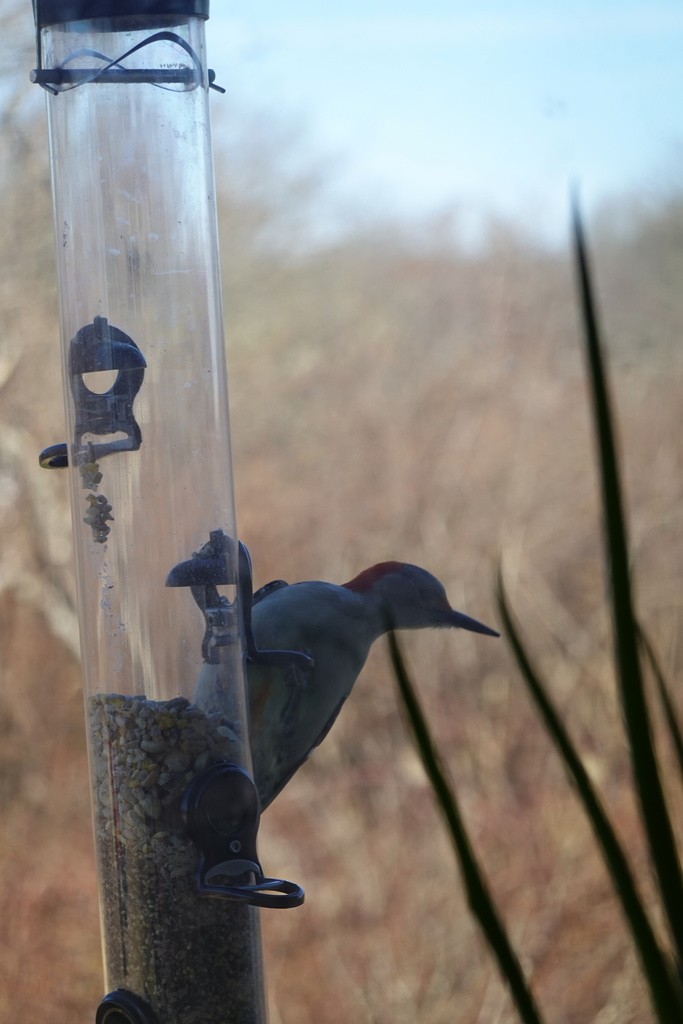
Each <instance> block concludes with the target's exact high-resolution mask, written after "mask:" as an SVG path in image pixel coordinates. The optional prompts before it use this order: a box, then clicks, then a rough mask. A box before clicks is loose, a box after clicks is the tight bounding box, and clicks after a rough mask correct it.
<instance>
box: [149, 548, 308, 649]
mask: <svg viewBox="0 0 683 1024" xmlns="http://www.w3.org/2000/svg"><path fill="white" fill-rule="evenodd" d="M233 550H234V549H233V542H232V539H231V538H230V537H228V535H227V534H226V533H224V532H223V530H212V531H211V533H210V534H209V540H208V541H207V543H206V544H204V545H203V546H202V547H201V548H200V549H199V551H196V552H195V553H194V554H193V556H192V558H188V559H187V561H185V562H179V563H178V565H176V566H174V567H173V568H172V569H171V571H170V572H169V574H168V576H167V577H166V586H167V587H189V588H190V590H191V591H192V596H193V597H194V599H195V602H196V603H197V606H198V607H199V609H200V610H201V612H202V615H203V616H204V622H205V625H206V629H205V631H204V639H203V640H202V656H203V658H204V661H206V662H208V663H209V664H214V665H215V664H217V663H218V661H219V660H220V659H219V648H221V647H224V646H227V645H228V644H230V643H232V642H233V640H234V617H233V616H234V606H233V605H231V604H230V602H229V601H228V599H227V598H226V597H223V596H222V595H221V594H219V593H218V589H217V588H218V587H219V586H220V585H221V584H229V583H233V584H235V583H236V584H237V586H238V588H239V605H240V608H241V613H242V629H243V636H244V645H245V648H246V656H247V662H249V663H251V664H258V665H282V666H296V667H299V668H301V669H311V668H312V667H313V658H311V656H310V655H309V654H305V653H304V652H303V651H261V650H259V649H258V647H257V646H256V641H255V640H254V634H253V631H252V628H251V605H252V600H253V585H252V574H251V557H250V555H249V550H248V548H247V546H246V545H245V544H243V543H242V541H239V542H238V556H237V571H235V567H234V564H233V562H234V556H233Z"/></svg>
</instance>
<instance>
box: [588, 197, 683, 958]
mask: <svg viewBox="0 0 683 1024" xmlns="http://www.w3.org/2000/svg"><path fill="white" fill-rule="evenodd" d="M573 224H574V254H575V258H576V268H577V276H578V286H579V295H580V301H581V309H582V318H583V325H584V335H585V348H586V358H587V363H588V374H589V383H590V390H591V397H592V405H593V416H594V428H595V435H596V441H597V447H598V454H599V466H600V481H601V490H602V505H603V520H604V529H605V539H606V548H607V554H608V576H609V586H610V591H611V606H612V617H613V622H614V644H615V661H616V667H617V673H618V678H619V695H620V700H621V706H622V711H623V716H624V722H625V726H626V732H627V735H628V741H629V750H630V756H631V763H632V768H633V776H634V782H635V788H636V792H637V795H638V803H639V806H640V813H641V818H642V821H643V825H644V829H645V833H646V836H647V842H648V847H649V851H650V859H651V863H652V865H653V868H654V872H655V875H656V878H657V882H658V885H659V889H660V893H661V897H662V905H663V907H664V910H665V913H666V916H667V921H668V924H669V929H670V932H671V935H672V938H673V941H674V945H675V948H676V950H677V956H678V960H679V963H683V873H682V872H681V864H680V861H679V858H678V851H677V848H676V841H675V838H674V833H673V829H672V827H671V820H670V818H669V814H668V811H667V807H666V800H665V796H664V789H663V786H662V782H661V778H660V774H659V771H658V767H657V759H656V755H655V749H654V743H653V740H652V726H651V721H650V714H649V710H648V707H647V702H646V699H645V690H644V686H643V677H642V672H641V666H640V658H639V647H638V630H637V625H636V620H635V615H634V610H633V600H632V592H631V581H630V576H629V566H628V546H627V540H626V525H625V517H624V511H623V502H622V496H621V483H620V478H619V466H618V460H617V453H616V446H615V441H614V431H613V427H612V423H613V418H612V415H611V409H610V399H609V391H608V385H607V379H606V373H605V367H604V360H603V354H602V341H601V338H600V334H599V329H598V322H597V316H596V311H595V304H594V301H593V289H592V285H591V277H590V269H589V265H588V256H587V252H586V246H585V243H584V237H583V228H582V224H581V218H580V214H579V210H578V205H577V202H576V201H574V203H573Z"/></svg>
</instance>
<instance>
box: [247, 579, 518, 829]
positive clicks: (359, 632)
mask: <svg viewBox="0 0 683 1024" xmlns="http://www.w3.org/2000/svg"><path fill="white" fill-rule="evenodd" d="M251 616H252V618H251V624H252V630H253V634H254V640H255V642H256V646H257V647H258V648H259V649H261V650H269V649H272V650H293V651H303V652H305V653H306V654H309V655H310V656H311V657H312V659H313V664H312V666H311V667H310V668H308V669H305V668H301V667H298V666H297V667H285V668H283V667H282V666H267V665H259V664H251V665H249V667H248V681H247V686H248V701H249V714H250V726H249V729H250V743H251V754H252V761H253V770H254V781H255V782H256V787H257V789H258V792H259V797H260V800H261V807H262V809H265V808H266V807H267V806H268V804H270V803H271V802H272V800H274V798H275V797H276V796H277V795H278V793H279V792H280V791H281V790H282V788H283V787H284V786H285V785H286V784H287V782H289V780H290V779H291V777H292V776H293V775H294V773H295V772H296V771H297V769H298V768H300V767H301V765H302V764H303V763H304V761H305V760H306V759H307V758H308V756H309V755H310V754H311V752H312V751H313V750H314V749H315V748H316V747H317V746H318V745H319V744H320V743H321V742H322V741H323V739H324V738H325V736H326V735H327V733H328V732H329V730H330V729H331V727H332V725H333V724H334V721H335V719H336V718H337V715H338V714H339V711H340V710H341V706H342V704H343V703H344V701H345V700H346V698H347V697H348V696H349V694H350V693H351V690H352V688H353V685H354V683H355V682H356V679H357V678H358V676H359V674H360V672H361V670H362V668H363V665H364V664H365V661H366V659H367V656H368V654H369V652H370V648H371V647H372V645H373V643H374V641H375V640H377V639H378V637H380V636H382V634H384V633H386V632H387V630H388V629H389V628H392V627H393V628H394V629H430V628H437V629H438V628H456V629H468V630H471V631H472V632H474V633H484V634H486V635H487V636H499V634H498V633H497V632H496V631H495V630H494V629H490V628H489V627H488V626H485V625H483V624H482V623H481V622H477V621H476V619H471V618H470V617H469V616H467V615H463V614H462V613H461V612H457V611H455V610H454V609H453V608H451V606H450V604H449V601H448V598H447V597H446V591H445V589H444V587H443V585H442V584H441V583H440V582H439V580H437V579H436V577H435V576H432V575H431V573H429V572H427V571H426V570H425V569H421V568H419V566H417V565H409V564H407V563H405V562H381V563H380V564H379V565H374V566H372V568H370V569H366V570H365V571H364V572H361V573H360V574H359V575H358V576H355V577H354V578H353V579H352V580H350V581H349V582H348V583H344V584H342V585H341V586H338V585H336V584H334V583H324V582H321V581H318V580H314V581H309V582H305V583H294V584H291V585H290V584H287V583H285V582H284V581H283V580H276V581H274V582H273V583H269V584H267V585H266V586H265V587H262V588H261V590H259V591H257V592H256V594H254V601H253V605H252V613H251Z"/></svg>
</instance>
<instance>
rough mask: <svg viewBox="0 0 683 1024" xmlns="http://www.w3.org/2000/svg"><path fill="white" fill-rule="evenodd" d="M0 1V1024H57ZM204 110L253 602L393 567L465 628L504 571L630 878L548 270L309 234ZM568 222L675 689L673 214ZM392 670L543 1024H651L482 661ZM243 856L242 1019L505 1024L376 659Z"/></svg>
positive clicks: (600, 874)
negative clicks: (280, 909) (245, 972)
mask: <svg viewBox="0 0 683 1024" xmlns="http://www.w3.org/2000/svg"><path fill="white" fill-rule="evenodd" d="M24 7H26V5H25V4H24V5H19V4H18V3H6V4H5V5H4V6H3V11H2V13H0V28H1V29H2V38H3V48H2V55H1V57H2V65H1V67H0V76H1V77H0V90H1V98H2V103H1V109H0V152H2V154H3V156H2V163H1V165H0V210H1V216H0V264H1V266H2V273H1V274H0V683H1V687H2V690H1V700H0V1021H3V1022H4V1021H7V1022H9V1021H10V1020H11V1021H13V1022H14V1024H31V1022H33V1021H35V1020H39V1019H43V1018H44V1011H45V1006H46V1004H47V1003H48V1001H49V1003H50V1004H51V1005H52V1006H55V1007H58V1008H59V1011H60V1016H63V1017H64V1018H73V1019H83V1020H86V1019H89V1016H90V1015H91V1014H92V1012H93V1007H94V1006H95V1005H96V1003H97V1001H98V999H99V997H100V995H101V986H102V981H101V963H100V951H99V932H98V929H99V925H98V916H97V901H96V887H95V879H94V866H93V852H92V842H91V834H90V811H89V795H88V782H87V768H86V760H85V739H84V730H83V711H82V694H81V688H80V675H79V664H78V635H77V619H76V614H75V607H74V582H73V569H72V562H71V559H72V549H71V527H70V520H69V510H68V497H67V488H66V481H65V480H64V479H63V478H62V477H61V475H60V474H59V473H47V472H45V471H42V470H40V469H39V468H38V463H37V453H38V451H39V450H40V449H41V448H42V447H44V446H45V445H47V444H49V443H52V442H55V441H61V440H63V409H62V401H63V399H62V383H61V367H60V359H59V341H58V322H57V307H56V285H55V273H54V260H53V236H52V224H51V206H50V195H49V173H48V166H47V151H46V136H45V126H44V120H43V103H42V96H41V95H37V94H38V92H39V91H38V90H37V89H34V88H32V87H30V86H28V85H27V84H26V75H27V73H28V69H30V68H31V67H32V66H33V54H32V39H31V23H30V13H28V11H27V10H24ZM221 103H222V110H221V111H217V114H218V118H217V124H216V131H215V136H216V150H217V153H216V157H217V167H218V172H217V177H218V182H217V185H218V191H219V208H220V218H221V224H220V227H221V235H222V246H223V264H224V275H225V296H226V317H227V336H228V357H229V367H230V395H231V406H232V408H231V416H232V430H233V449H234V471H235V486H236V497H237V513H238V522H239V524H240V532H241V536H242V539H243V540H244V541H245V542H246V543H247V544H248V546H249V548H250V550H251V552H252V556H253V559H254V568H255V574H256V579H255V584H256V585H260V584H261V583H263V582H266V581H267V580H269V579H271V578H273V577H282V578H285V579H290V580H296V579H307V578H322V579H329V580H335V581H342V580H344V579H348V578H350V577H351V576H352V575H354V574H355V573H356V572H357V571H358V570H360V569H361V568H363V567H365V566H366V565H370V564H372V563H373V562H376V561H380V560H382V559H387V558H399V559H402V560H407V561H414V562H417V563H419V564H421V565H424V566H425V567H427V568H428V569H430V570H431V571H433V572H435V573H436V574H437V575H439V576H440V578H441V579H442V580H443V581H444V583H445V585H446V587H447V590H448V593H449V596H450V597H451V599H452V602H453V604H454V605H455V606H456V607H458V608H461V609H462V610H464V611H467V612H468V613H469V614H472V615H475V616H477V617H478V618H482V619H483V620H484V621H487V622H491V623H492V624H494V623H495V611H494V582H495V580H494V576H495V564H496V559H497V556H498V554H499V553H501V552H502V555H503V560H504V566H505V572H506V581H507V587H508V591H509V594H510V597H511V600H512V603H513V605H514V606H515V608H516V610H517V612H518V615H519V617H520V618H521V620H522V621H523V622H524V624H525V631H526V635H527V638H528V640H529V642H530V645H533V649H534V651H535V652H536V659H537V662H538V664H539V665H540V666H541V668H542V669H543V671H544V673H545V676H546V678H547V679H548V680H549V681H550V682H551V684H552V690H553V695H554V697H555V699H556V701H557V702H558V703H559V705H560V706H561V708H562V710H563V714H564V716H565V718H566V721H567V723H568V724H569V726H570V727H571V729H572V731H573V734H574V736H575V738H576V739H577V742H578V744H579V747H580V749H581V752H582V754H583V756H584V758H585V760H586V762H587V764H588V767H589V770H590V772H591V775H592V777H593V779H594V780H595V781H596V783H597V784H598V786H599V788H600V791H601V793H602V794H603V795H604V798H605V801H606V803H607V804H608V806H609V808H610V809H611V811H612V813H613V815H614V818H615V820H616V823H617V825H618V828H619V831H620V834H621V835H622V836H623V838H624V840H625V842H626V844H627V846H628V848H629V850H630V853H631V856H632V858H633V861H634V863H635V864H636V865H638V864H640V865H642V864H644V863H645V862H646V858H645V852H644V849H643V846H642V841H641V839H640V837H639V833H638V829H637V819H636V814H635V808H634V802H633V797H632V791H631V787H630V778H629V770H628V764H627V758H626V752H625V749H624V741H623V736H622V733H621V731H620V730H619V729H617V727H616V726H617V724H618V711H617V707H616V702H615V696H614V681H613V677H612V669H611V663H610V655H611V638H610V633H609V623H608V619H607V613H606V607H605V594H604V579H603V569H602V562H601V559H602V555H601V547H600V533H599V512H598V500H597V482H596V475H595V468H594V461H593V448H592V440H591V434H590V420H589V409H588V404H587V397H586V383H585V379H584V369H583V364H582V355H581V347H580V343H579V332H580V325H579V320H578V308H577V304H576V300H575V292H574V278H573V270H572V265H571V256H570V254H569V250H568V248H567V251H564V250H562V249H558V248H550V247H544V246H543V245H542V244H541V243H539V242H538V241H536V240H534V236H533V234H532V233H531V232H526V231H525V230H524V228H523V226H520V225H519V224H514V225H513V224H509V223H505V222H502V221H500V220H494V219H493V218H492V219H491V221H490V223H489V225H488V229H487V231H486V235H485V239H484V241H483V242H482V244H481V245H480V246H479V247H478V248H477V250H476V251H472V249H462V248H459V247H458V246H457V244H455V243H454V242H453V240H452V233H451V232H450V230H449V228H450V225H449V222H448V217H447V216H446V215H444V216H443V218H433V219H432V220H430V221H428V222H427V221H425V222H423V223H417V222H415V221H412V222H411V223H410V224H407V223H404V222H401V221H400V220H399V219H392V218H390V217H384V218H382V217H377V218H373V217H372V216H371V215H369V214H368V212H367V210H366V211H365V212H363V213H362V214H361V213H358V214H357V215H356V214H354V213H353V211H351V212H350V216H349V226H348V229H347V231H346V232H344V233H341V234H339V235H337V236H335V238H334V239H333V240H328V242H327V243H321V242H320V240H319V239H318V240H317V242H315V244H314V243H313V242H311V239H312V238H313V237H314V235H315V230H314V229H315V222H316V216H317V211H318V210H319V204H320V201H321V195H322V194H324V190H325V187H326V180H327V175H328V173H329V170H328V168H327V167H326V166H325V164H324V162H322V161H321V162H320V163H318V164H315V162H312V161H310V160H309V158H308V155H307V154H306V153H305V152H303V150H302V149H301V148H300V143H299V142H298V141H297V138H296V133H292V132H291V131H290V128H289V126H288V125H287V124H282V123H280V122H278V121H277V119H276V118H272V119H271V118H267V117H264V116H263V115H262V114H260V115H259V116H258V117H253V118H252V117H251V116H250V112H249V111H248V110H233V109H231V104H230V100H229V99H225V100H223V101H221ZM226 126H229V130H227V127H226ZM588 227H589V233H590V237H591V241H592V243H593V254H594V259H593V266H594V270H595V277H596V282H595V283H596V286H597V292H598V299H599V303H600V307H601V311H602V322H603V326H604V329H605V334H606V337H607V341H608V345H609V357H610V360H611V368H612V380H613V384H614V390H615V398H616V401H617V405H618V413H619V426H620V437H621V443H622V445H621V447H622V455H623V471H624V474H625V484H626V490H627V497H628V508H629V514H630V523H631V542H632V555H633V562H634V573H635V576H636V579H637V599H638V608H639V611H640V616H641V620H642V621H643V622H644V623H645V625H646V627H647V629H648V631H649V633H650V636H651V637H652V639H653V640H654V642H655V644H656V645H657V647H658V650H659V652H660V655H661V658H662V661H663V665H664V668H665V671H666V672H667V675H668V676H669V678H671V679H676V678H678V679H680V678H681V661H682V658H683V652H682V651H681V643H680V635H681V634H680V628H679V624H680V619H681V613H682V610H683V598H682V596H681V588H680V580H681V577H682V575H683V540H682V537H683V532H682V530H681V526H682V525H683V524H682V519H683V512H682V509H683V505H682V503H681V497H682V496H683V494H682V492H683V474H682V473H681V460H682V449H681V441H680V432H681V429H680V424H681V395H682V387H681V386H682V384H683V347H682V346H681V336H682V334H683V289H682V288H681V282H682V281H683V191H682V190H681V189H679V188H678V187H677V186H676V185H675V184H669V185H668V186H667V187H666V188H657V189H650V190H645V191H644V192H643V193H642V194H624V195H620V196H614V197H613V199H612V200H611V201H610V203H609V204H604V206H603V209H602V210H601V211H600V212H599V213H598V215H596V216H595V217H594V218H593V222H592V223H591V224H589V225H588ZM403 647H404V650H405V651H406V653H407V656H408V658H409V661H410V664H411V667H412V670H413V672H414V675H415V678H416V679H417V680H419V684H420V692H421V697H422V699H423V701H424V704H425V707H426V710H427V712H428V714H429V717H430V719H431V721H432V722H433V723H436V740H437V742H438V744H439V746H440V749H441V750H442V752H443V754H444V757H445V759H446V761H447V764H448V767H449V769H450V772H451V774H452V777H453V778H454V779H455V780H456V784H457V788H458V793H459V796H460V799H461V801H462V806H463V810H464V812H465V814H466V817H467V820H468V822H469V825H470V827H471V829H472V833H473V836H474V839H475V841H476V844H477V847H478V850H479V852H480V854H481V857H482V860H483V862H484V864H485V866H486V870H487V873H488V876H489V879H490V881H491V885H492V888H493V890H494V893H495V895H496V897H497V899H498V901H499V904H500V906H501V907H502V909H503V911H504V914H505V917H506V920H507V922H508V924H509V927H510V931H511V933H512V936H513V938H514V940H515V942H516V944H517V947H518V949H519V950H520V952H521V955H522V959H523V963H524V967H525V969H526V971H527V974H528V975H529V977H530V978H531V981H532V984H533V986H534V989H535V992H536V993H537V996H538V1000H539V1003H540V1005H541V1006H542V1007H543V1009H544V1010H545V1011H546V1013H547V1016H548V1019H549V1020H552V1021H554V1022H556V1024H579V1022H585V1021H596V1022H599V1024H611V1022H613V1021H614V1022H616V1021H618V1022H619V1024H636V1022H644V1021H646V1020H648V1019H649V1018H648V1013H649V1011H648V1002H647V995H646V993H645V990H644V987H643V983H642V980H641V979H640V977H639V973H638V970H637V966H636V963H635V958H634V954H633V952H632V949H631V943H630V940H629V938H628V936H627V934H626V932H625V930H624V928H623V926H622V922H621V918H620V914H619V911H618V909H617V907H616V904H615V901H614V898H613V896H612V892H611V889H610V885H609V882H608V880H607V877H606V874H605V872H604V869H603V867H602V864H601V861H600V859H599V855H598V853H597V852H596V850H595V848H594V845H593V843H592V840H591V838H590V834H589V830H588V826H587V825H586V823H585V821H584V820H583V817H582V814H581V811H580V809H579V808H578V806H577V804H576V802H575V800H574V797H573V794H572V793H571V791H570V789H569V787H568V785H567V783H566V781H565V778H564V775H563V772H562V769H561V767H560V765H559V763H558V762H557V761H556V759H555V756H554V754H553V752H552V749H551V746H550V742H549V740H548V739H547V738H546V737H545V735H544V734H543V731H542V729H541V727H540V726H539V725H538V724H537V721H536V719H535V716H534V713H533V710H532V709H531V707H530V705H529V703H528V700H527V698H526V696H525V693H524V690H523V688H522V686H521V684H520V682H519V680H518V678H517V676H516V671H515V669H514V667H513V664H512V660H511V658H510V655H509V652H508V650H507V649H506V647H505V645H504V643H503V641H499V642H495V643H494V642H492V641H483V640H482V639H481V638H477V637H475V636H470V635H462V636H460V635H458V636H452V635H446V634H443V635H442V634H439V633H432V634H427V635H414V636H409V637H406V638H405V640H404V645H403ZM674 697H675V699H677V700H679V707H680V698H679V695H678V694H677V693H675V694H674ZM661 754H662V758H663V761H664V763H665V764H666V763H668V761H669V759H670V758H671V756H672V754H671V751H670V750H668V749H667V747H666V744H664V745H663V749H662V751H661ZM671 796H672V799H673V800H674V801H676V802H677V808H678V811H679V812H680V793H672V794H671ZM680 820H681V816H680V813H679V814H678V821H679V822H680ZM260 848H261V852H262V855H263V858H264V864H265V865H266V866H267V867H268V868H269V869H275V870H277V872H279V873H281V874H282V876H283V877H289V878H296V879H297V880H300V881H301V882H302V883H303V884H304V885H305V887H306V892H307V902H306V904H305V906H304V907H303V908H302V909H301V910H299V911H296V912H290V913H287V914H268V913H265V914H264V915H263V924H264V936H265V944H266V954H267V958H266V964H267V981H268V988H269V994H270V1003H271V1020H272V1024H280V1022H282V1024H289V1022H294V1021H296V1022H297V1024H313V1022H315V1024H346V1022H361V1021H367V1022H372V1024H403V1022H405V1024H408V1022H410V1024H412V1022H414V1021H420V1024H445V1022H447V1021H448V1022H451V1021H458V1024H475V1022H478V1021H481V1022H487V1024H488V1022H500V1024H505V1022H508V1021H512V1020H513V1019H514V1014H513V1011H512V1008H511V1006H510V1003H509V1000H508V996H507V994H506V993H505V991H504V989H503V987H502V985H501V983H500V981H499V979H498V977H497V974H496V971H495V968H494V967H493V966H492V965H491V963H490V961H489V959H488V955H487V953H486V950H485V949H484V946H483V943H482V940H481V938H480V936H479V934H478V932H477V930H476V927H475V925H474V924H473V923H472V921H471V920H470V918H469V915H468V912H467V907H466V905H465V901H464V898H463V896H462V894H461V891H460V888H459V887H458V886H457V885H455V884H454V879H455V878H456V870H455V866H454V863H453V859H452V853H451V850H450V848H449V844H448V841H447V839H446V838H445V836H444V835H443V833H442V829H441V824H440V821H439V818H438V813H437V811H436V809H435V807H434V804H433V800H432V798H431V794H430V791H429V788H428V785H427V783H426V781H425V779H424V778H423V775H422V772H421V770H420V767H419V763H418V761H417V758H416V755H415V754H414V752H413V750H412V748H411V745H410V743H409V742H408V740H407V738H406V734H405V731H404V729H403V726H402V723H401V716H400V713H399V710H398V707H397V702H396V696H395V691H394V685H393V682H392V680H391V674H390V671H389V668H388V663H387V658H386V651H385V649H384V648H383V646H382V645H378V647H377V649H376V650H375V651H374V652H373V655H372V656H371V659H370V662H369V664H368V666H367V668H366V671H365V674H364V676H363V678H362V679H361V681H360V683H359V684H358V687H357V690H356V691H355V692H354V696H353V698H352V699H351V701H350V702H349V703H348V705H347V707H346V708H345V710H344V712H343V713H342V715H341V717H340V720H339V722H338V724H337V725H336V726H335V729H334V730H333V732H332V733H331V735H330V737H329V738H328V740H327V741H326V743H325V744H324V746H323V747H322V748H321V749H320V750H319V751H318V752H317V753H316V755H315V757H314V759H313V760H312V761H311V762H309V764H308V765H307V766H305V767H304V768H303V769H302V771H301V772H300V773H299V775H298V776H297V777H296V779H295V780H294V781H293V782H292V783H291V784H290V786H289V787H288V788H287V789H286V790H285V791H284V793H283V794H282V795H281V797H280V798H279V799H278V801H277V803H276V804H275V805H274V806H273V808H272V809H271V810H269V811H268V813H267V814H266V815H265V817H264V820H263V823H262V828H261V840H260ZM644 884H645V886H646V891H647V885H648V879H647V876H645V878H644Z"/></svg>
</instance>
